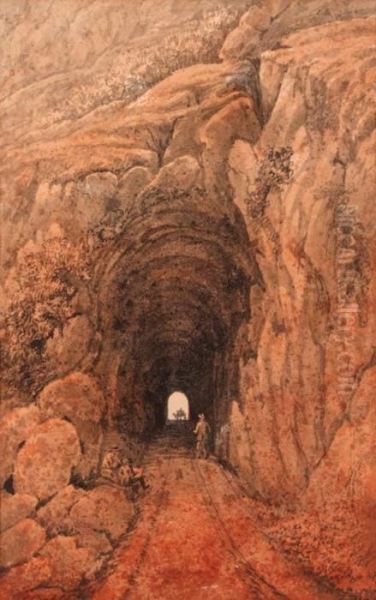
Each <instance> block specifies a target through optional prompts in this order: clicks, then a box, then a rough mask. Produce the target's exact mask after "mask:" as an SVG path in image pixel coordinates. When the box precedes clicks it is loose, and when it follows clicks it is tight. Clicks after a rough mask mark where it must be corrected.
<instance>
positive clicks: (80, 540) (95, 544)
mask: <svg viewBox="0 0 376 600" xmlns="http://www.w3.org/2000/svg"><path fill="white" fill-rule="evenodd" d="M76 543H77V546H78V547H79V548H87V549H88V550H92V551H93V552H94V554H95V555H98V556H99V555H101V554H109V553H110V552H111V551H112V549H113V548H112V544H111V543H110V542H109V541H108V538H107V536H106V535H105V534H104V533H99V532H98V531H93V530H92V529H82V530H81V531H79V532H78V533H77V535H76Z"/></svg>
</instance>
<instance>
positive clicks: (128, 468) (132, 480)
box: [119, 459, 149, 490]
mask: <svg viewBox="0 0 376 600" xmlns="http://www.w3.org/2000/svg"><path fill="white" fill-rule="evenodd" d="M119 483H120V485H123V486H126V485H131V486H133V485H135V484H138V483H139V484H140V485H141V487H142V488H143V489H144V490H145V489H146V488H148V487H149V486H148V485H147V484H146V482H145V476H144V470H143V469H142V468H141V467H134V466H133V463H132V461H131V460H130V459H128V460H125V461H124V463H123V464H122V465H121V467H120V468H119Z"/></svg>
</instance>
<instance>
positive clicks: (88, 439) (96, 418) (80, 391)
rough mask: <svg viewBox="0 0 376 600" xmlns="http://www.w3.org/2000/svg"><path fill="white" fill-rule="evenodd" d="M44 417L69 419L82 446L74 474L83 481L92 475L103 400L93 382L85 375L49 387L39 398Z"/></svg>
mask: <svg viewBox="0 0 376 600" xmlns="http://www.w3.org/2000/svg"><path fill="white" fill-rule="evenodd" d="M38 406H39V407H40V410H41V413H42V415H43V416H44V417H48V418H51V417H59V418H64V417H66V418H68V419H69V420H70V421H71V422H72V423H73V424H74V426H75V428H76V430H77V433H78V436H79V438H80V442H81V448H82V459H81V461H80V463H79V465H78V466H77V472H78V473H79V474H80V475H81V476H82V477H83V478H86V477H88V476H89V475H90V473H95V472H96V470H97V466H98V459H99V452H100V447H101V441H102V427H101V423H100V422H101V419H102V417H103V414H104V409H105V400H104V397H103V394H102V391H101V390H100V388H99V386H98V384H97V383H96V381H95V380H94V379H93V378H91V377H89V376H88V375H85V374H84V373H72V374H71V375H68V376H67V377H65V378H63V379H58V380H56V381H54V382H52V383H50V384H49V385H48V386H47V387H46V388H44V390H43V391H42V392H41V394H40V395H39V397H38Z"/></svg>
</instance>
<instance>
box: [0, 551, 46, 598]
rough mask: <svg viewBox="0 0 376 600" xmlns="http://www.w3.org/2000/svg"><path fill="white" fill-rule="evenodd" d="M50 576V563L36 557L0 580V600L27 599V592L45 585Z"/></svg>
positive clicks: (18, 566)
mask: <svg viewBox="0 0 376 600" xmlns="http://www.w3.org/2000/svg"><path fill="white" fill-rule="evenodd" d="M50 576H51V569H50V563H49V560H48V559H46V558H41V557H40V556H36V557H35V558H32V559H31V560H29V561H28V562H27V563H25V564H24V565H17V566H16V567H14V568H13V569H11V570H10V571H8V572H7V573H5V575H3V576H2V577H1V579H0V600H12V599H13V598H14V599H16V598H17V599H20V598H22V600H24V598H28V597H29V596H28V595H27V592H28V590H32V589H34V588H35V587H36V586H38V585H43V584H46V583H47V582H48V581H49V579H50ZM45 598H47V596H45ZM48 598H49V596H48Z"/></svg>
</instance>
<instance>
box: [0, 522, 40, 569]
mask: <svg viewBox="0 0 376 600" xmlns="http://www.w3.org/2000/svg"><path fill="white" fill-rule="evenodd" d="M45 541H46V534H45V531H44V529H43V527H41V526H40V525H39V524H38V523H36V522H35V521H34V520H33V519H23V520H22V521H20V522H19V523H17V524H16V525H14V526H13V527H11V528H10V529H7V530H6V531H5V532H4V533H2V534H1V535H0V546H1V555H0V567H3V568H7V567H12V566H13V565H17V564H18V563H22V562H25V561H27V560H30V558H32V556H34V554H36V552H38V550H39V549H40V548H41V547H42V546H43V544H44V543H45Z"/></svg>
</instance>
